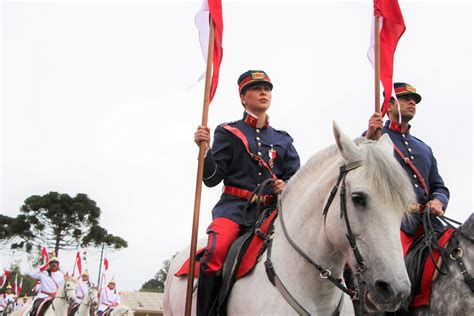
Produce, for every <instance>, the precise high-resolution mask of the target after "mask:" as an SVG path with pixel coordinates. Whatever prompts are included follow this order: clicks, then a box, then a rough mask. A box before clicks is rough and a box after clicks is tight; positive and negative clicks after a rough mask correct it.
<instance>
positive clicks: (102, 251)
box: [97, 243, 104, 290]
mask: <svg viewBox="0 0 474 316" xmlns="http://www.w3.org/2000/svg"><path fill="white" fill-rule="evenodd" d="M103 255H104V243H102V250H101V251H100V261H99V276H98V277H97V286H98V287H99V290H100V281H101V275H100V273H101V272H102V256H103Z"/></svg>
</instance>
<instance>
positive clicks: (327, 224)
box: [163, 123, 416, 315]
mask: <svg viewBox="0 0 474 316" xmlns="http://www.w3.org/2000/svg"><path fill="white" fill-rule="evenodd" d="M333 130H334V136H335V140H336V144H337V146H331V147H329V148H327V149H325V150H323V151H321V152H319V153H317V154H315V155H314V156H313V157H312V158H311V159H310V160H309V161H308V162H307V163H306V164H305V165H304V166H303V167H302V168H301V169H300V170H299V171H298V172H297V173H296V174H295V175H294V176H293V177H292V179H291V180H290V181H289V182H288V184H287V187H286V189H285V191H284V192H283V194H282V195H281V197H280V201H281V204H280V208H281V209H280V213H279V216H278V218H277V220H276V221H275V233H274V236H273V247H272V250H271V261H272V263H273V267H274V271H275V273H276V275H277V276H278V278H279V280H280V281H281V283H282V284H283V285H284V287H285V288H286V289H287V292H288V294H289V295H290V296H291V297H293V299H294V301H296V302H297V303H298V304H299V305H300V306H301V307H302V308H303V309H304V311H305V313H308V314H311V315H329V314H331V313H333V312H335V311H336V310H337V309H338V308H339V306H341V304H342V310H341V314H343V315H344V314H351V313H353V307H352V303H351V300H350V298H349V297H348V296H346V295H345V294H343V292H342V291H341V290H340V289H339V288H337V287H336V286H335V285H334V284H333V283H332V282H330V281H329V280H328V279H326V278H327V277H329V279H330V278H331V276H332V277H335V278H341V277H342V272H343V267H344V264H345V263H346V262H348V263H349V265H350V266H351V268H352V270H353V271H358V273H356V275H357V276H358V280H359V284H360V286H359V293H360V294H359V297H360V300H361V305H362V306H363V307H364V309H365V310H366V311H368V312H378V311H394V310H396V309H397V308H398V307H399V306H400V304H401V302H402V301H403V300H404V299H405V298H406V297H407V296H408V295H409V293H410V281H409V278H408V275H407V272H406V269H405V264H404V260H403V251H402V246H401V242H400V224H401V220H402V217H403V216H404V215H405V214H406V213H407V210H408V209H409V206H410V205H411V203H414V202H415V201H416V200H415V195H414V192H413V190H412V185H411V183H410V181H409V179H408V177H407V175H406V172H405V171H404V170H403V169H402V167H401V166H400V164H399V163H398V162H397V161H396V160H395V158H394V155H393V144H392V142H391V140H390V138H389V137H388V136H386V135H384V136H382V138H380V140H379V141H378V142H374V141H366V140H362V139H361V140H358V141H357V143H358V144H356V143H354V142H353V141H351V140H350V139H349V138H348V137H347V136H345V135H344V134H342V132H341V131H340V129H339V128H338V126H337V125H336V124H335V123H334V128H333ZM342 166H346V168H347V169H349V170H351V169H352V168H354V169H353V170H352V171H349V172H348V173H344V172H343V173H342V176H341V173H340V168H341V167H342ZM338 177H340V178H338ZM344 178H345V179H344ZM338 180H340V184H339V183H338V185H339V187H340V188H339V189H338V190H339V192H340V191H341V190H342V189H343V185H344V184H345V190H346V191H347V192H346V194H345V196H343V197H342V198H341V197H340V196H339V194H336V195H335V196H334V200H333V202H332V203H328V202H327V201H328V200H330V198H329V196H330V191H331V188H333V187H335V185H336V182H339V181H338ZM341 201H343V202H344V201H345V204H346V206H345V207H344V205H343V204H341ZM325 205H329V207H328V209H327V212H326V215H325V216H323V209H324V208H325ZM343 208H344V209H345V211H346V212H345V213H346V215H344V212H343V210H342V209H343ZM283 222H284V226H285V227H286V231H287V235H288V236H287V235H286V234H285V231H284V229H283V225H282V224H283ZM349 227H350V232H349ZM347 235H352V237H353V238H354V243H355V244H354V247H351V246H350V244H349V242H348V238H347ZM289 239H291V240H292V243H293V244H294V245H292V244H291V243H290V242H289ZM297 247H299V248H300V251H297V250H296V248H297ZM352 248H354V249H356V250H353V249H352ZM302 253H304V254H305V256H306V259H304V257H303V255H302ZM188 254H189V250H186V251H184V252H181V253H180V254H178V256H177V257H176V258H175V259H174V260H173V262H172V264H171V266H170V269H169V271H168V277H167V279H166V283H165V294H164V302H163V304H164V314H165V315H183V314H184V309H185V296H186V285H187V278H178V277H175V276H174V274H175V273H176V272H177V270H178V269H179V268H180V266H181V265H182V264H183V262H184V260H185V259H186V258H187V256H188ZM267 256H268V252H267V254H266V255H265V254H264V257H263V258H262V260H261V261H260V262H259V263H258V264H257V265H256V267H255V269H254V270H253V272H252V273H250V274H249V275H248V276H246V277H244V278H242V279H240V280H238V281H237V282H236V283H235V285H234V287H233V290H232V292H231V294H230V297H229V300H228V304H227V313H228V314H229V315H293V314H297V313H302V312H301V311H300V312H296V309H294V308H293V307H292V306H290V304H289V303H288V302H287V300H285V299H284V297H283V296H282V293H281V292H280V291H279V289H277V288H276V287H275V286H273V285H272V283H270V281H269V279H268V276H267V273H266V271H265V267H264V264H263V262H262V261H265V259H266V257H267ZM309 261H314V262H315V263H317V264H319V265H320V266H321V267H323V268H321V269H322V271H323V272H322V273H321V272H320V271H318V270H317V269H316V268H315V266H314V265H312V264H310V263H309ZM341 300H342V302H341ZM195 304H196V293H194V295H193V308H192V311H193V313H195V310H196V306H195ZM294 305H295V304H294Z"/></svg>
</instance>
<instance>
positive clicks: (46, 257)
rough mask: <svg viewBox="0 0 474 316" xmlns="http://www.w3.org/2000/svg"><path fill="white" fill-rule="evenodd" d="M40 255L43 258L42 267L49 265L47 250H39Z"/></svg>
mask: <svg viewBox="0 0 474 316" xmlns="http://www.w3.org/2000/svg"><path fill="white" fill-rule="evenodd" d="M41 255H42V257H43V265H44V264H47V263H49V254H48V250H46V247H43V248H42V249H41Z"/></svg>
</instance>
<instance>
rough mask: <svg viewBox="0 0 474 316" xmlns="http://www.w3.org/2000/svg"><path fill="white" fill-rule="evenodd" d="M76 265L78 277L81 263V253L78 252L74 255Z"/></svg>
mask: <svg viewBox="0 0 474 316" xmlns="http://www.w3.org/2000/svg"><path fill="white" fill-rule="evenodd" d="M76 264H77V271H79V275H81V274H82V261H81V253H80V252H79V251H78V252H77V253H76Z"/></svg>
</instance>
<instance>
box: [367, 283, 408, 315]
mask: <svg viewBox="0 0 474 316" xmlns="http://www.w3.org/2000/svg"><path fill="white" fill-rule="evenodd" d="M360 293H361V294H360V301H361V304H362V307H363V309H364V310H365V312H367V313H369V314H373V313H380V312H394V311H396V310H398V309H399V308H400V306H401V305H402V303H403V302H404V301H405V300H406V299H407V297H408V296H409V294H410V283H408V284H407V286H404V285H403V286H400V287H395V286H393V285H392V284H390V283H388V282H385V281H382V280H377V281H376V282H375V284H374V286H373V287H372V286H363V287H361V289H360Z"/></svg>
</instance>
